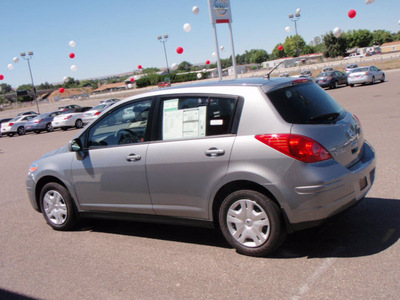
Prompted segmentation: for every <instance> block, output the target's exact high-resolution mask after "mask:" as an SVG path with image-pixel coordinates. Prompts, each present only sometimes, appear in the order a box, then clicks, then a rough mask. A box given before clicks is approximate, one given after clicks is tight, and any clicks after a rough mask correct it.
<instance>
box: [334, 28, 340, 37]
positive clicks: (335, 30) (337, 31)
mask: <svg viewBox="0 0 400 300" xmlns="http://www.w3.org/2000/svg"><path fill="white" fill-rule="evenodd" d="M333 35H334V36H335V37H337V38H338V37H340V36H341V35H342V29H340V28H339V27H335V29H333Z"/></svg>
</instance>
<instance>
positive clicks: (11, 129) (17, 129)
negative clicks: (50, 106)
mask: <svg viewBox="0 0 400 300" xmlns="http://www.w3.org/2000/svg"><path fill="white" fill-rule="evenodd" d="M34 117H36V115H22V116H18V117H15V118H14V119H11V120H10V121H9V122H5V123H2V124H1V134H2V135H3V134H6V135H8V136H10V137H11V136H14V135H15V134H16V133H18V135H24V134H25V126H24V124H25V123H26V122H27V121H29V120H30V119H33V118H34Z"/></svg>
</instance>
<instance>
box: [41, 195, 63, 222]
mask: <svg viewBox="0 0 400 300" xmlns="http://www.w3.org/2000/svg"><path fill="white" fill-rule="evenodd" d="M43 209H44V211H45V213H46V216H47V218H48V219H49V221H50V222H52V223H53V224H56V225H62V224H63V223H65V221H66V219H67V216H68V209H67V205H66V204H65V201H64V198H63V197H62V196H61V194H60V193H59V192H57V191H54V190H50V191H48V192H47V193H46V194H45V195H44V198H43Z"/></svg>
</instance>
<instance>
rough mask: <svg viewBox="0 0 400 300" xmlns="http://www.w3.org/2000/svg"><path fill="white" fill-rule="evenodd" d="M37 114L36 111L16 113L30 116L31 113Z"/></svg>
mask: <svg viewBox="0 0 400 300" xmlns="http://www.w3.org/2000/svg"><path fill="white" fill-rule="evenodd" d="M37 114H38V113H37V112H35V111H25V112H22V113H19V114H18V115H17V117H20V116H31V115H37Z"/></svg>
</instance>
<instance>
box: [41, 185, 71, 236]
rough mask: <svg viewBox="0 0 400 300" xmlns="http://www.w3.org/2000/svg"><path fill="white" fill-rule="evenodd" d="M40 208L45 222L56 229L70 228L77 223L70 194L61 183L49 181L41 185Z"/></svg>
mask: <svg viewBox="0 0 400 300" xmlns="http://www.w3.org/2000/svg"><path fill="white" fill-rule="evenodd" d="M40 208H41V210H42V213H43V216H44V218H45V220H46V222H47V223H48V224H49V225H50V226H51V227H52V228H54V229H56V230H70V229H72V228H73V227H75V226H76V224H77V220H78V215H77V212H76V210H75V207H74V204H73V200H72V196H71V194H70V193H69V191H68V190H67V189H66V188H65V187H64V186H62V185H61V184H58V183H55V182H50V183H47V184H46V185H45V186H44V187H43V189H42V191H41V193H40Z"/></svg>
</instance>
